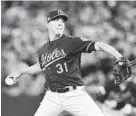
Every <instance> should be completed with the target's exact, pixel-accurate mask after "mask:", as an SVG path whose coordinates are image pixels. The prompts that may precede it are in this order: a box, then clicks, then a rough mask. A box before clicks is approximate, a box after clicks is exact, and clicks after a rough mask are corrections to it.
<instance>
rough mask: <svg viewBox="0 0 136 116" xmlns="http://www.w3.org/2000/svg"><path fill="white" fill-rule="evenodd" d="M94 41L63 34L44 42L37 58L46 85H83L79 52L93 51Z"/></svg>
mask: <svg viewBox="0 0 136 116" xmlns="http://www.w3.org/2000/svg"><path fill="white" fill-rule="evenodd" d="M94 43H95V42H93V41H83V40H82V39H81V38H80V37H73V36H70V35H65V34H63V35H62V36H61V37H60V38H59V39H57V40H54V41H50V42H47V43H46V44H44V45H43V46H42V48H41V49H40V50H39V54H38V58H39V63H40V67H41V69H42V70H43V72H44V74H45V79H46V84H47V85H48V87H49V88H50V89H53V88H64V87H66V86H76V85H77V86H81V85H84V83H83V81H82V79H81V72H80V60H81V53H82V52H84V53H85V52H86V53H91V52H92V51H95V47H94Z"/></svg>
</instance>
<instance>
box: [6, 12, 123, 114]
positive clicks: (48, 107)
mask: <svg viewBox="0 0 136 116" xmlns="http://www.w3.org/2000/svg"><path fill="white" fill-rule="evenodd" d="M67 20H68V16H67V15H65V14H64V13H63V12H62V11H60V10H53V11H51V12H49V15H48V16H47V28H48V33H49V42H47V43H45V44H44V45H43V46H42V47H41V49H40V50H39V55H38V59H39V61H38V62H37V63H36V64H34V65H33V66H31V67H29V68H27V69H24V70H22V71H19V72H15V73H12V74H10V75H9V76H8V77H7V78H6V79H8V78H13V80H14V82H16V81H17V80H18V79H19V78H20V77H22V75H24V74H36V73H39V72H41V71H43V72H44V74H45V79H46V85H47V86H48V90H47V92H46V93H45V96H44V98H43V100H42V101H41V103H40V106H39V108H38V109H37V111H36V113H35V114H34V116H57V115H59V114H60V113H61V112H62V111H64V110H66V111H68V112H70V113H72V114H73V115H75V116H104V113H103V112H102V110H101V109H100V108H99V107H98V106H97V105H96V104H95V102H94V101H93V99H92V98H91V97H90V95H89V94H88V93H87V92H86V90H85V87H84V83H83V81H82V80H81V72H80V59H81V53H83V52H84V53H91V52H93V51H98V50H101V51H104V52H107V53H109V54H110V55H112V56H114V57H115V58H116V59H121V58H122V57H123V56H122V55H121V54H120V53H119V52H118V51H117V50H116V49H114V48H113V47H111V46H110V45H108V44H106V43H103V42H94V41H83V40H82V38H80V37H73V36H70V35H66V34H64V29H65V23H66V21H67Z"/></svg>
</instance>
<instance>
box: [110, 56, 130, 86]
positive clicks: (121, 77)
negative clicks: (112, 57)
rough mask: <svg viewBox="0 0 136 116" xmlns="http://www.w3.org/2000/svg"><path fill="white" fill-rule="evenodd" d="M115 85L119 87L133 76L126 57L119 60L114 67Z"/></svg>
mask: <svg viewBox="0 0 136 116" xmlns="http://www.w3.org/2000/svg"><path fill="white" fill-rule="evenodd" d="M113 75H114V77H115V78H114V83H115V84H116V85H119V84H121V83H123V82H124V81H125V80H127V79H128V78H129V77H131V75H132V69H131V67H130V66H128V60H127V58H126V57H121V58H119V59H117V60H116V61H115V63H114V66H113Z"/></svg>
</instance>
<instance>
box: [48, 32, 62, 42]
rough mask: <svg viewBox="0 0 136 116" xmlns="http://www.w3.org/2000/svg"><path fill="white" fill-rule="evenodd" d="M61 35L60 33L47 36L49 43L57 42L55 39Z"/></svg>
mask: <svg viewBox="0 0 136 116" xmlns="http://www.w3.org/2000/svg"><path fill="white" fill-rule="evenodd" d="M62 35H63V33H62V34H49V38H50V41H54V40H57V39H59V38H60V37H61V36H62Z"/></svg>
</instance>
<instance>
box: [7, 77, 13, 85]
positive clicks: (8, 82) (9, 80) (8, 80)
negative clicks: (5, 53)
mask: <svg viewBox="0 0 136 116" xmlns="http://www.w3.org/2000/svg"><path fill="white" fill-rule="evenodd" d="M5 83H6V84H7V85H13V84H14V83H15V82H14V80H13V78H6V79H5Z"/></svg>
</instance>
